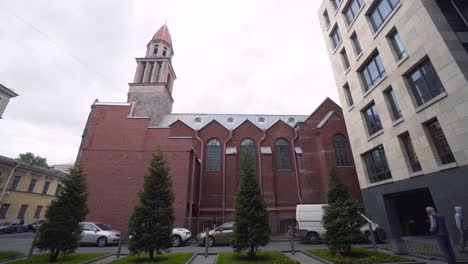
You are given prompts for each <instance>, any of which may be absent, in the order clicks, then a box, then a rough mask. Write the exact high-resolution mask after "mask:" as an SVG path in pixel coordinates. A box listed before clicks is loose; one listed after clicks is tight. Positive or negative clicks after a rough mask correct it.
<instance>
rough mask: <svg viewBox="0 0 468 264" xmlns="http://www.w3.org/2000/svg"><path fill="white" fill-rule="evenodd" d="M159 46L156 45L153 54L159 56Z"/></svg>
mask: <svg viewBox="0 0 468 264" xmlns="http://www.w3.org/2000/svg"><path fill="white" fill-rule="evenodd" d="M158 48H159V46H158V45H154V49H153V54H158Z"/></svg>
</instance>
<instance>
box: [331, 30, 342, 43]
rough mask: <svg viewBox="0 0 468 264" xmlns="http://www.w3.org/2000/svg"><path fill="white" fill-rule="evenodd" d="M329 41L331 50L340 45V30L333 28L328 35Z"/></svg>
mask: <svg viewBox="0 0 468 264" xmlns="http://www.w3.org/2000/svg"><path fill="white" fill-rule="evenodd" d="M330 40H331V42H332V45H333V48H336V47H338V45H340V43H341V34H340V30H339V29H338V26H335V27H334V28H333V30H332V32H331V33H330Z"/></svg>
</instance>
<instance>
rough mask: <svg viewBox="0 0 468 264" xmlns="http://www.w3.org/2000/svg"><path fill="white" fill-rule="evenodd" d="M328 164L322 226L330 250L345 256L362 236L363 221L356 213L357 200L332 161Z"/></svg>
mask: <svg viewBox="0 0 468 264" xmlns="http://www.w3.org/2000/svg"><path fill="white" fill-rule="evenodd" d="M330 164H332V165H330V167H329V182H328V193H327V198H328V199H327V200H328V204H327V206H325V207H324V215H323V226H324V227H325V229H326V230H327V232H326V234H325V240H326V243H327V246H328V248H329V249H330V250H331V251H332V252H334V253H338V254H341V255H343V256H346V255H349V254H350V253H351V245H352V243H353V242H354V241H357V240H359V239H361V238H362V234H361V231H360V227H361V226H362V225H363V224H364V222H363V219H362V218H361V216H360V215H359V213H358V207H357V202H356V201H355V200H353V199H352V198H351V194H350V191H349V189H348V187H347V186H346V185H345V184H344V183H343V181H342V180H341V172H340V171H339V170H338V169H337V167H336V166H335V163H334V162H330Z"/></svg>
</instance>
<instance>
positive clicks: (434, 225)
mask: <svg viewBox="0 0 468 264" xmlns="http://www.w3.org/2000/svg"><path fill="white" fill-rule="evenodd" d="M426 212H427V214H428V216H429V220H430V229H429V231H430V232H431V234H433V235H435V238H436V240H437V244H438V245H439V248H440V250H441V251H442V252H443V253H444V256H445V260H446V261H447V263H448V264H456V263H457V262H456V260H455V255H454V253H453V249H452V244H451V243H450V237H449V233H448V230H447V226H446V225H445V219H444V217H443V216H442V215H440V214H438V213H436V212H435V210H434V208H432V207H426Z"/></svg>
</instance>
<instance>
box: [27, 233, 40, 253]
mask: <svg viewBox="0 0 468 264" xmlns="http://www.w3.org/2000/svg"><path fill="white" fill-rule="evenodd" d="M38 235H39V228H38V229H37V230H36V234H35V235H34V239H33V241H32V244H31V248H30V249H29V254H28V258H30V257H32V254H33V251H34V245H35V244H36V239H37V236H38Z"/></svg>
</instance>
